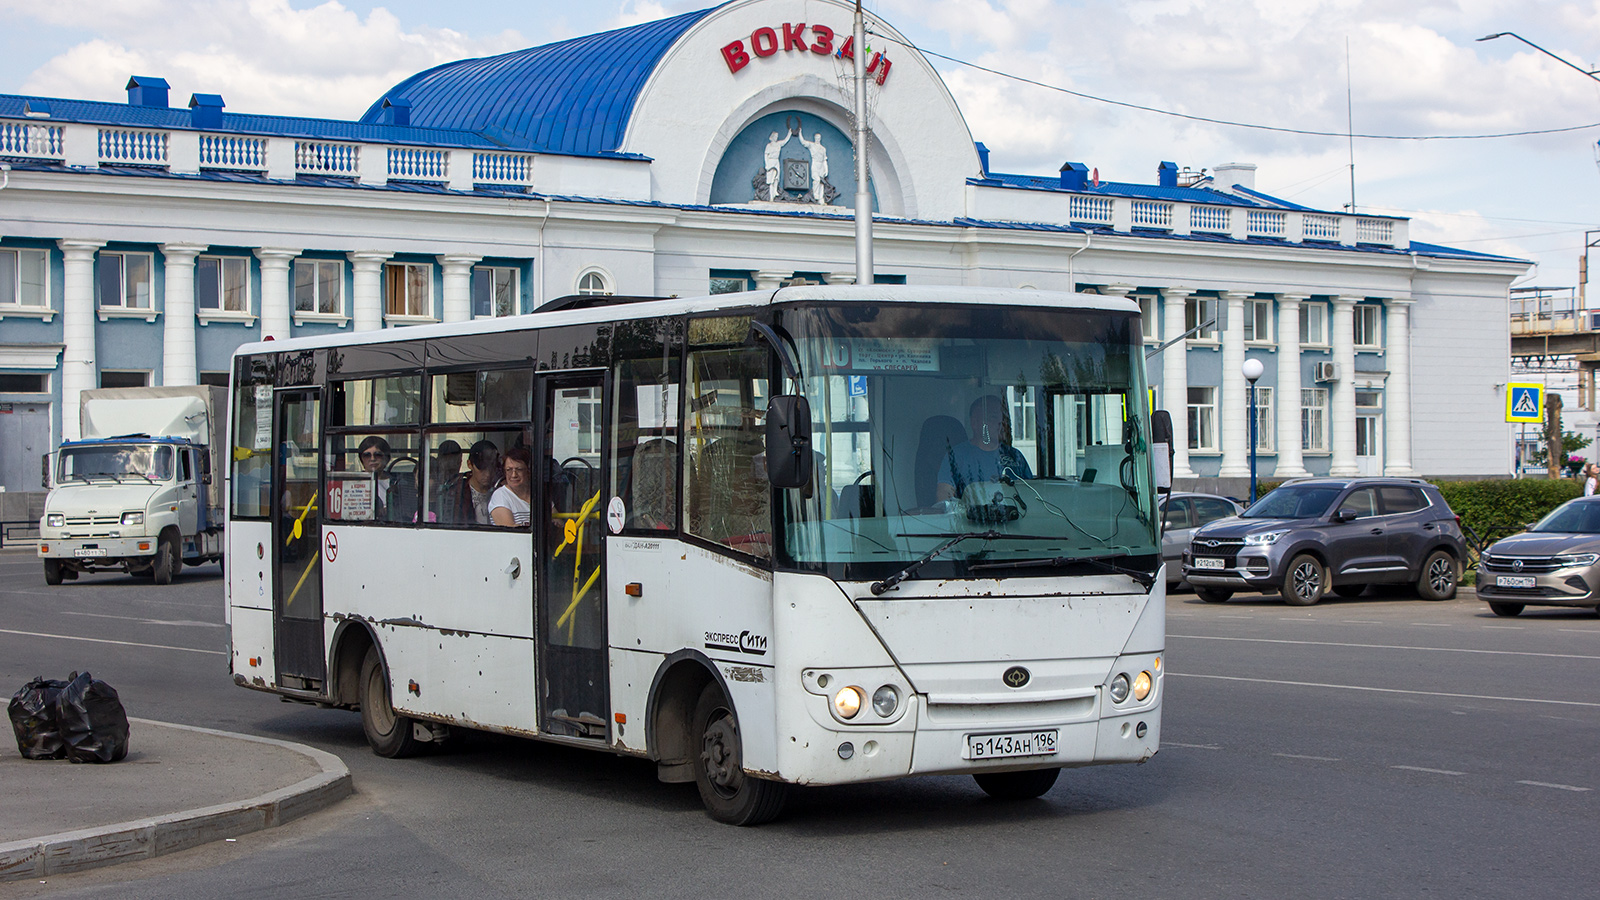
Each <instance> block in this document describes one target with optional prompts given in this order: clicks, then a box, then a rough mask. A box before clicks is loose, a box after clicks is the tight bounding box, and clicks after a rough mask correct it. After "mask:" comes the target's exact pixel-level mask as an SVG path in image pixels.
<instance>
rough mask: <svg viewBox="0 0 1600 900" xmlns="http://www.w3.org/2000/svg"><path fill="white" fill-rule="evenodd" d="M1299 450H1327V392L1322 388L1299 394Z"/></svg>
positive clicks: (1303, 391)
mask: <svg viewBox="0 0 1600 900" xmlns="http://www.w3.org/2000/svg"><path fill="white" fill-rule="evenodd" d="M1300 449H1302V450H1316V451H1326V450H1327V449H1328V392H1327V391H1326V390H1324V389H1322V388H1312V389H1306V390H1302V391H1301V392H1300Z"/></svg>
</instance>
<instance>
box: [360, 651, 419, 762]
mask: <svg viewBox="0 0 1600 900" xmlns="http://www.w3.org/2000/svg"><path fill="white" fill-rule="evenodd" d="M361 730H362V731H365V732H366V733H367V743H368V744H371V745H372V752H373V753H376V754H378V755H379V756H385V757H388V758H389V759H400V758H401V757H406V756H414V755H415V754H416V752H417V750H418V749H420V747H421V744H420V743H419V742H418V741H417V739H416V737H415V736H414V735H413V734H412V731H411V720H410V719H408V718H406V717H405V716H401V715H396V714H395V711H394V704H393V703H391V702H390V700H389V673H388V672H386V671H384V668H383V657H382V656H381V655H379V653H378V648H377V647H376V646H373V647H368V648H367V656H366V658H365V659H363V660H362V661H361Z"/></svg>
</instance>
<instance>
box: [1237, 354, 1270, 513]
mask: <svg viewBox="0 0 1600 900" xmlns="http://www.w3.org/2000/svg"><path fill="white" fill-rule="evenodd" d="M1240 369H1241V370H1242V371H1243V372H1244V380H1245V381H1247V382H1249V383H1250V502H1251V504H1254V503H1255V502H1256V379H1257V378H1260V377H1261V373H1262V372H1264V371H1266V367H1265V366H1263V365H1261V360H1259V359H1247V360H1245V361H1244V365H1243V366H1240Z"/></svg>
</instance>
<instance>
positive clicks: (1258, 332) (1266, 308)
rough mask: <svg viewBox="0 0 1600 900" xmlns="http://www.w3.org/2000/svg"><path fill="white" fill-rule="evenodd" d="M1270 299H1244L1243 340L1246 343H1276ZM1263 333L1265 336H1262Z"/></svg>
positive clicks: (1274, 323) (1275, 323)
mask: <svg viewBox="0 0 1600 900" xmlns="http://www.w3.org/2000/svg"><path fill="white" fill-rule="evenodd" d="M1273 313H1274V310H1273V308H1272V301H1271V300H1260V299H1252V300H1246V301H1244V341H1245V343H1247V344H1262V345H1270V344H1275V343H1277V332H1276V328H1275V326H1276V325H1277V322H1275V321H1274V319H1275V318H1276V316H1275V315H1274V314H1273ZM1263 333H1265V334H1266V337H1262V334H1263Z"/></svg>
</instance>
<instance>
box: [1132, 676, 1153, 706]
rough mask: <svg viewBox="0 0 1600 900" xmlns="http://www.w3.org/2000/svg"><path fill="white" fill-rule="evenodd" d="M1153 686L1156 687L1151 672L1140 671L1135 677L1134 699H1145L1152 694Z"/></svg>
mask: <svg viewBox="0 0 1600 900" xmlns="http://www.w3.org/2000/svg"><path fill="white" fill-rule="evenodd" d="M1152 687H1155V682H1154V681H1152V680H1151V678H1150V673H1149V672H1140V673H1139V674H1138V675H1137V676H1136V677H1135V678H1134V679H1133V699H1135V700H1143V699H1144V698H1146V697H1148V696H1150V689H1151V688H1152Z"/></svg>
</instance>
